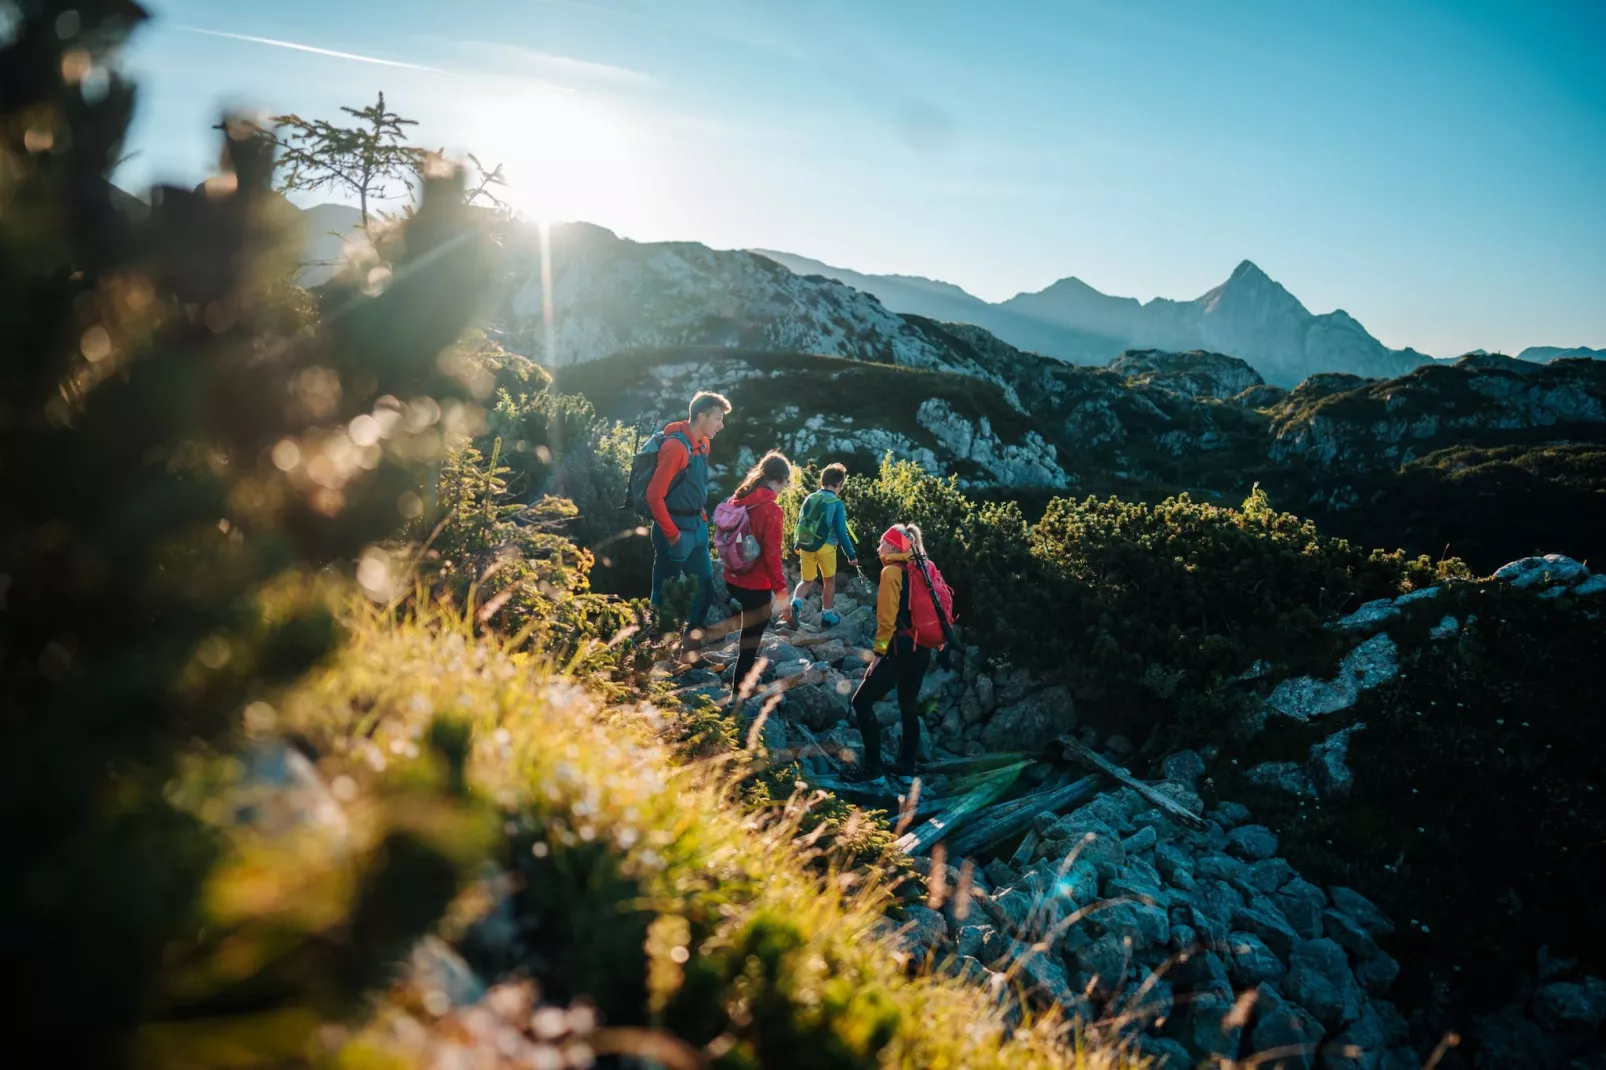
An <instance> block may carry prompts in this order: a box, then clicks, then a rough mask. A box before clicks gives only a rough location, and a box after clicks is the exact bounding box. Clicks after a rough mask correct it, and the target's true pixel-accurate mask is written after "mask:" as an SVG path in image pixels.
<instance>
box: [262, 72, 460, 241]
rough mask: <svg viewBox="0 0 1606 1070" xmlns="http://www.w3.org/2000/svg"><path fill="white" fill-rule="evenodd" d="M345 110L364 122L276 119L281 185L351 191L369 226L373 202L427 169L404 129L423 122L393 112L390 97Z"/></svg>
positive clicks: (280, 116)
mask: <svg viewBox="0 0 1606 1070" xmlns="http://www.w3.org/2000/svg"><path fill="white" fill-rule="evenodd" d="M340 110H341V111H343V112H345V113H346V114H347V115H350V116H351V117H352V118H354V119H356V120H358V123H357V125H355V126H336V125H335V124H334V123H332V122H330V121H329V120H327V119H303V118H301V116H299V115H293V114H292V115H276V116H274V117H273V120H272V121H273V124H274V130H275V133H276V135H277V138H278V143H279V147H280V150H281V156H280V160H279V167H280V174H279V180H278V185H279V188H280V189H281V190H284V191H285V192H290V191H293V190H303V191H310V190H319V189H336V190H341V191H344V192H346V193H350V194H351V195H352V196H354V197H356V198H357V201H358V204H359V206H360V207H361V209H362V225H363V226H364V227H366V226H368V201H369V198H375V199H378V198H383V197H385V196H387V195H388V194H389V192H390V184H391V183H392V182H403V183H405V182H406V181H407V180H408V179H409V178H411V177H412V175H413V174H414V173H415V172H416V171H418V169H419V168H420V167H421V166H422V165H423V162H424V158H425V153H424V152H423V150H421V149H417V148H414V147H413V146H411V145H408V144H407V131H406V130H405V129H404V128H405V127H409V126H417V125H418V123H417V121H416V120H413V119H404V118H402V117H401V116H400V115H397V114H396V113H394V112H391V111H387V110H386V108H385V94H384V93H380V94H379V99H378V100H377V101H376V102H375V103H373V104H370V105H369V106H368V107H366V108H346V107H342V108H341V109H340ZM481 188H482V189H483V184H482V187H481Z"/></svg>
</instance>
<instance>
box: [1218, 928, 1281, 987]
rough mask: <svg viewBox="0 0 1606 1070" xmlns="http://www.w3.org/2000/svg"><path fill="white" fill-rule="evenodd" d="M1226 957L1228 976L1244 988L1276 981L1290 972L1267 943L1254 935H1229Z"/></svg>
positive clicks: (1239, 933) (1236, 933) (1241, 933)
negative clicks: (1263, 982)
mask: <svg viewBox="0 0 1606 1070" xmlns="http://www.w3.org/2000/svg"><path fill="white" fill-rule="evenodd" d="M1226 955H1227V973H1228V975H1229V976H1230V977H1231V978H1232V979H1233V981H1234V982H1235V983H1236V984H1237V985H1239V986H1241V987H1244V988H1248V987H1251V986H1253V985H1257V984H1259V983H1260V982H1262V981H1275V980H1277V979H1278V978H1279V977H1281V976H1282V975H1283V974H1285V973H1287V972H1288V968H1287V967H1286V966H1284V965H1283V962H1282V960H1281V959H1279V958H1278V957H1277V956H1276V955H1274V954H1272V951H1271V948H1269V947H1267V946H1266V944H1265V941H1263V940H1261V939H1260V937H1258V936H1256V935H1255V934H1253V933H1244V932H1235V933H1228V934H1227V946H1226Z"/></svg>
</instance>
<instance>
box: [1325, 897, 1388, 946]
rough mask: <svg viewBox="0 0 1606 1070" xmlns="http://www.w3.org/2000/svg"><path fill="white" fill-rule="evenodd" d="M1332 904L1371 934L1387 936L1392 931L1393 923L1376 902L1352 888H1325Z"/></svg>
mask: <svg viewBox="0 0 1606 1070" xmlns="http://www.w3.org/2000/svg"><path fill="white" fill-rule="evenodd" d="M1327 894H1328V896H1329V897H1330V898H1331V899H1332V901H1333V906H1334V907H1335V908H1337V909H1338V910H1341V911H1343V912H1344V913H1345V914H1348V915H1349V916H1350V917H1352V918H1354V919H1355V920H1356V921H1357V922H1359V923H1360V925H1361V928H1363V929H1365V930H1366V931H1367V932H1368V933H1370V934H1372V935H1373V936H1387V935H1389V934H1390V933H1392V932H1393V931H1394V923H1393V922H1392V921H1390V920H1389V918H1388V915H1387V914H1384V913H1383V911H1381V910H1379V909H1378V907H1377V904H1375V903H1373V902H1372V901H1371V900H1370V899H1368V898H1366V897H1365V896H1364V895H1362V894H1361V893H1360V892H1357V891H1355V890H1354V889H1353V888H1345V887H1342V886H1339V885H1334V886H1332V887H1329V888H1328V889H1327Z"/></svg>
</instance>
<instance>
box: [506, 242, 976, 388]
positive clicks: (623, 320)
mask: <svg viewBox="0 0 1606 1070" xmlns="http://www.w3.org/2000/svg"><path fill="white" fill-rule="evenodd" d="M550 241H551V257H552V261H551V284H552V292H551V293H550V294H546V293H544V292H543V287H542V282H541V277H542V276H541V271H540V270H539V265H538V264H527V265H525V270H523V271H521V272H519V273H518V276H519V281H518V283H517V285H516V287H515V290H514V292H513V293H512V295H511V296H510V298H509V300H508V304H507V308H506V310H505V311H506V320H507V326H508V331H509V335H510V337H514V338H520V337H524V338H528V339H529V341H528V343H527V344H526V346H524V347H521V348H522V349H524V350H525V351H527V352H529V351H531V350H533V349H535V348H536V347H541V350H542V352H544V347H545V345H546V337H547V328H548V327H550V329H551V330H550V342H551V347H552V349H551V353H550V354H549V355H548V358H547V360H546V363H550V364H552V365H556V366H563V365H567V364H581V363H585V362H586V361H592V360H597V359H599V358H601V357H606V356H610V355H612V354H614V353H618V352H621V351H623V350H627V349H662V348H669V347H684V346H722V347H727V348H740V349H754V350H766V351H789V352H794V353H818V354H826V355H829V356H839V357H849V358H852V359H854V360H863V361H872V362H876V363H881V364H897V365H901V366H903V367H908V368H927V369H936V370H941V371H961V372H965V373H967V374H970V375H974V376H977V377H980V378H991V376H990V375H989V373H988V372H987V370H986V369H983V368H981V367H979V366H977V365H975V364H974V363H973V362H969V361H967V360H966V359H965V358H964V356H963V355H962V354H959V353H956V352H954V351H953V350H952V349H950V348H947V347H945V346H944V345H943V344H942V340H941V339H940V338H933V337H931V336H930V335H928V334H927V333H926V332H922V331H920V330H918V329H916V328H915V327H913V326H911V325H910V324H909V322H908V321H907V320H906V319H905V318H904V317H902V316H900V315H898V314H897V313H894V312H889V311H888V310H887V309H886V308H885V307H883V306H882V304H881V303H880V302H879V301H877V300H876V299H875V298H874V297H871V296H870V295H868V294H864V293H860V292H859V291H858V290H855V289H853V288H852V287H849V286H844V285H842V284H841V283H838V282H834V281H832V280H830V279H823V278H807V277H803V276H798V275H794V274H793V273H792V272H790V271H788V270H786V269H785V268H783V267H781V266H780V265H779V264H777V263H775V262H774V261H773V260H769V259H767V258H765V257H762V256H759V255H757V254H755V253H746V252H721V251H717V250H714V249H710V248H708V247H707V246H705V245H699V244H696V243H694V242H662V243H650V244H641V243H638V242H633V241H628V240H625V239H622V238H619V237H617V236H616V235H614V234H613V233H612V232H611V231H607V230H604V229H602V228H601V227H595V226H591V225H590V224H586V223H567V224H562V225H560V226H556V227H554V228H553V229H552V233H551V240H550ZM548 300H550V307H551V310H552V323H551V324H547V323H546V322H545V319H544V317H545V315H546V311H545V310H546V308H547V307H548V306H547V302H548ZM532 355H537V354H534V353H532Z"/></svg>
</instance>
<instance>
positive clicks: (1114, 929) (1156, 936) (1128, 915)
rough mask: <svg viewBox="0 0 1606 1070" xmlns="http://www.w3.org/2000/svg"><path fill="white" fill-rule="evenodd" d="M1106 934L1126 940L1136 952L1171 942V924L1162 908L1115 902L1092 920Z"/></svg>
mask: <svg viewBox="0 0 1606 1070" xmlns="http://www.w3.org/2000/svg"><path fill="white" fill-rule="evenodd" d="M1088 920H1090V921H1091V922H1093V923H1094V924H1095V925H1096V926H1098V927H1099V928H1101V929H1103V930H1104V931H1105V932H1106V933H1109V934H1111V935H1114V936H1119V937H1123V938H1124V939H1125V940H1126V941H1127V942H1128V946H1130V947H1132V948H1134V949H1142V948H1149V947H1158V946H1163V945H1165V944H1168V943H1170V941H1171V920H1170V918H1168V917H1167V916H1166V912H1165V911H1164V910H1162V909H1160V908H1159V907H1155V906H1150V905H1148V904H1147V903H1136V902H1112V903H1109V904H1107V905H1104V906H1102V907H1099V908H1098V909H1096V910H1095V911H1094V912H1093V913H1092V914H1091V915H1089V919H1088Z"/></svg>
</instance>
